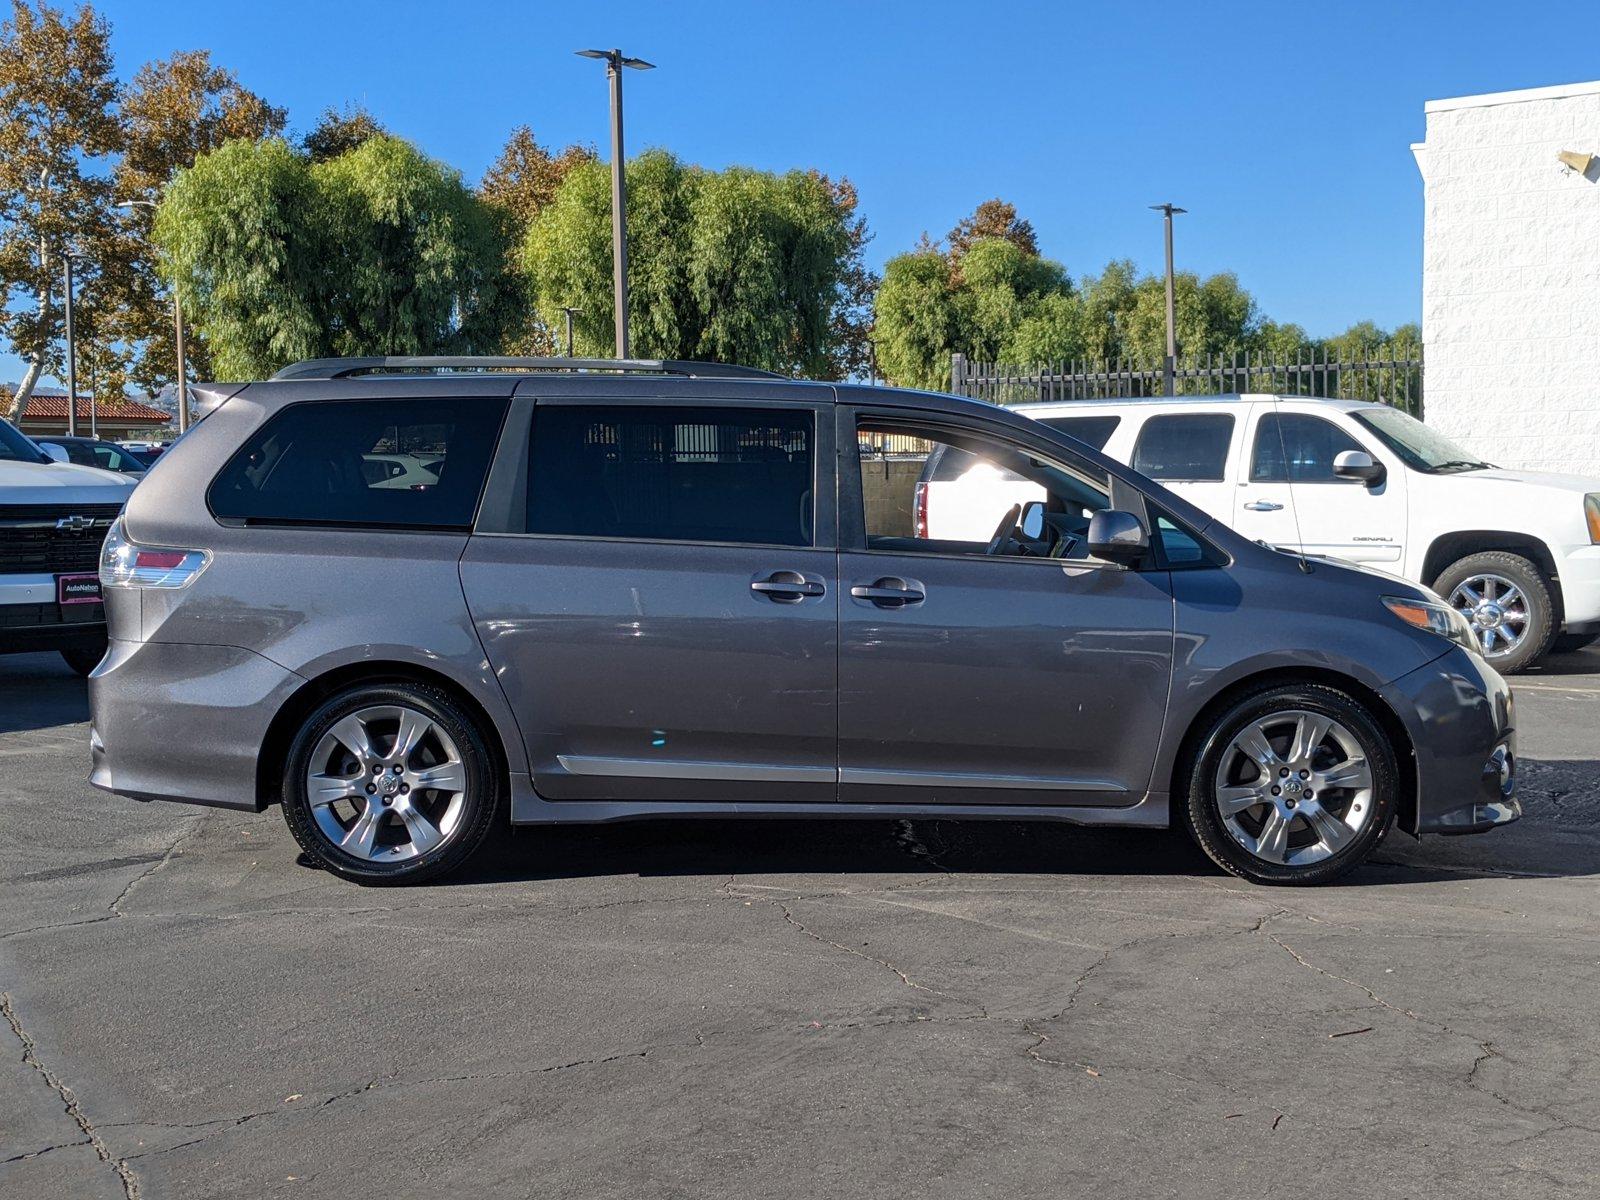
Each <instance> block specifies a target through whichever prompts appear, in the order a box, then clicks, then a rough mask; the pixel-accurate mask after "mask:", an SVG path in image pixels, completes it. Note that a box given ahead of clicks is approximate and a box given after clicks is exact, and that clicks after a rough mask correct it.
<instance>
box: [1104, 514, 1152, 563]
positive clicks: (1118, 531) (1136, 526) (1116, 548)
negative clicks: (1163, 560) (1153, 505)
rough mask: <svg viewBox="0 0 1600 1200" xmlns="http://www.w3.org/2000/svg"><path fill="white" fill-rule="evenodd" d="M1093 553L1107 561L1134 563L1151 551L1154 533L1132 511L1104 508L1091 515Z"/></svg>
mask: <svg viewBox="0 0 1600 1200" xmlns="http://www.w3.org/2000/svg"><path fill="white" fill-rule="evenodd" d="M1089 553H1090V554H1092V555H1094V556H1095V557H1096V558H1100V559H1104V560H1105V561H1106V562H1111V563H1117V564H1119V565H1121V566H1124V567H1127V566H1132V565H1133V564H1134V563H1136V562H1140V561H1142V560H1143V559H1144V558H1145V557H1146V556H1148V555H1149V553H1150V534H1149V532H1148V531H1146V529H1145V527H1144V522H1143V521H1141V520H1139V518H1138V517H1136V516H1134V515H1133V514H1132V513H1130V512H1122V511H1120V510H1118V509H1115V508H1107V509H1103V510H1102V511H1100V512H1097V513H1095V514H1094V516H1092V517H1090V518H1089Z"/></svg>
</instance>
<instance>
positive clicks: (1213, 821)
mask: <svg viewBox="0 0 1600 1200" xmlns="http://www.w3.org/2000/svg"><path fill="white" fill-rule="evenodd" d="M1187 767H1188V769H1187V771H1186V773H1185V775H1184V778H1185V779H1186V780H1187V787H1188V794H1187V795H1186V796H1185V797H1183V801H1184V803H1183V804H1182V807H1181V811H1182V813H1183V817H1184V823H1185V825H1187V827H1188V829H1189V832H1190V833H1191V834H1192V835H1193V837H1194V839H1195V841H1196V842H1198V843H1199V845H1200V848H1201V849H1202V850H1204V851H1205V852H1206V854H1207V855H1209V856H1210V858H1211V859H1212V860H1213V861H1214V862H1216V863H1217V865H1218V866H1220V867H1222V868H1223V869H1224V870H1226V871H1230V872H1232V873H1233V874H1235V875H1238V876H1240V877H1242V878H1244V879H1249V880H1252V881H1254V882H1256V883H1274V884H1312V883H1328V882H1330V881H1332V880H1334V879H1337V878H1339V877H1340V876H1341V875H1343V874H1345V873H1346V872H1347V871H1350V870H1351V869H1352V868H1354V867H1355V866H1357V865H1358V864H1359V863H1360V862H1361V861H1362V860H1363V859H1365V858H1366V857H1367V855H1368V854H1370V853H1371V852H1372V850H1373V848H1374V847H1375V846H1377V844H1378V843H1379V842H1380V841H1382V839H1383V837H1384V835H1385V834H1386V833H1387V832H1388V829H1389V826H1390V824H1391V822H1392V821H1393V819H1394V812H1395V803H1396V799H1397V796H1398V790H1399V787H1398V783H1399V776H1398V773H1397V769H1396V766H1395V754H1394V750H1393V747H1392V746H1391V745H1390V743H1389V739H1388V737H1387V736H1386V735H1385V734H1384V732H1383V730H1382V729H1381V728H1380V727H1379V725H1378V723H1377V722H1376V721H1375V720H1374V719H1373V717H1372V714H1371V713H1369V712H1368V711H1367V709H1366V707H1365V706H1364V705H1362V704H1361V703H1360V702H1359V701H1357V700H1356V699H1354V698H1353V697H1351V696H1349V695H1347V694H1346V693H1344V692H1342V691H1339V690H1338V689H1336V688H1332V687H1327V686H1325V685H1322V684H1290V685H1276V686H1269V687H1267V688H1265V689H1263V690H1260V691H1256V692H1253V693H1249V694H1246V695H1245V696H1243V697H1241V698H1239V699H1238V700H1236V701H1235V702H1234V703H1233V704H1231V705H1229V706H1228V707H1227V708H1226V709H1224V710H1223V711H1222V712H1220V713H1217V714H1215V715H1214V716H1213V717H1212V718H1211V719H1210V721H1209V723H1208V725H1207V727H1206V728H1205V729H1204V731H1203V732H1202V734H1201V736H1200V738H1199V739H1198V750H1197V751H1196V752H1193V753H1191V755H1190V757H1189V759H1188V760H1187Z"/></svg>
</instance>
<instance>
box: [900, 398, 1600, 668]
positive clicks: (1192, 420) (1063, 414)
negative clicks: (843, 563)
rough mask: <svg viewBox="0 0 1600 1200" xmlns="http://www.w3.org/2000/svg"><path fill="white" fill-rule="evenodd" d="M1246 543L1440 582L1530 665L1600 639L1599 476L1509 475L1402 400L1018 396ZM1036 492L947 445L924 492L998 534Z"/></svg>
mask: <svg viewBox="0 0 1600 1200" xmlns="http://www.w3.org/2000/svg"><path fill="white" fill-rule="evenodd" d="M1017 411H1018V412H1022V413H1026V414H1027V415H1029V416H1031V417H1036V418H1038V419H1039V420H1040V421H1042V422H1044V423H1045V424H1047V425H1050V426H1052V427H1054V428H1056V429H1058V430H1060V431H1061V432H1063V433H1066V434H1069V435H1071V436H1073V437H1076V438H1078V439H1079V440H1080V441H1084V442H1087V443H1088V444H1090V445H1091V446H1094V447H1095V448H1096V449H1099V450H1102V451H1104V452H1105V453H1106V454H1107V455H1109V456H1110V457H1112V458H1115V459H1118V460H1120V461H1122V462H1124V463H1128V464H1129V465H1131V466H1132V467H1134V469H1136V470H1138V471H1140V472H1142V473H1143V474H1145V475H1148V476H1149V477H1150V478H1152V479H1157V480H1160V481H1161V483H1162V484H1164V485H1165V486H1167V487H1169V488H1171V489H1172V490H1173V491H1174V492H1177V493H1178V494H1179V495H1181V496H1183V497H1184V498H1185V499H1186V500H1189V501H1190V502H1191V503H1193V504H1195V505H1197V506H1198V507H1200V508H1202V509H1205V510H1206V511H1207V512H1210V513H1212V514H1213V515H1215V516H1216V517H1218V518H1220V519H1221V520H1223V521H1225V522H1226V523H1227V524H1229V525H1231V526H1232V527H1233V528H1234V529H1236V530H1238V531H1239V532H1240V533H1242V534H1245V535H1246V536H1247V537H1252V538H1256V539H1259V540H1261V541H1264V542H1266V543H1268V544H1270V545H1274V546H1280V547H1283V548H1285V549H1289V550H1296V551H1301V552H1303V553H1306V554H1313V555H1323V556H1328V557H1333V558H1341V559H1347V560H1350V561H1353V562H1358V563H1365V564H1368V565H1370V566H1373V567H1376V568H1378V569H1380V570H1384V571H1389V572H1392V573H1393V574H1396V575H1403V576H1405V577H1406V578H1407V579H1412V580H1415V581H1417V582H1419V583H1423V584H1426V585H1427V586H1429V587H1431V588H1433V589H1434V590H1435V591H1436V592H1438V593H1439V594H1440V595H1441V596H1444V597H1446V598H1448V600H1449V602H1450V603H1451V604H1452V605H1453V606H1454V607H1456V608H1457V609H1459V610H1460V611H1461V612H1462V613H1463V614H1465V616H1466V617H1467V619H1468V620H1469V621H1470V622H1471V623H1472V625H1473V628H1474V629H1475V630H1476V631H1477V634H1478V640H1479V643H1480V644H1481V646H1482V648H1483V653H1484V655H1485V656H1486V657H1487V658H1488V659H1489V660H1490V661H1491V662H1492V663H1493V664H1494V666H1495V667H1496V668H1497V669H1498V670H1500V671H1502V672H1512V671H1519V670H1522V669H1524V668H1526V667H1528V666H1531V665H1532V664H1533V663H1535V662H1537V661H1538V660H1539V659H1540V658H1541V657H1543V655H1544V654H1546V653H1547V652H1548V651H1549V650H1551V649H1552V648H1555V649H1557V650H1562V651H1566V650H1575V649H1578V648H1581V647H1582V646H1584V645H1587V644H1588V643H1589V642H1592V641H1594V640H1595V639H1596V638H1597V637H1600V476H1593V477H1584V476H1577V475H1555V474H1550V473H1547V472H1542V471H1509V470H1502V469H1501V468H1499V467H1495V466H1493V465H1492V464H1490V463H1486V462H1482V461H1480V460H1479V459H1478V458H1477V457H1476V456H1474V455H1472V454H1470V453H1469V452H1468V451H1466V450H1464V449H1462V448H1461V447H1460V446H1457V445H1455V444H1454V443H1453V442H1451V441H1450V440H1449V439H1448V438H1445V437H1442V436H1440V435H1439V434H1438V433H1435V432H1434V431H1433V430H1432V429H1430V428H1428V427H1427V426H1426V425H1424V424H1423V423H1422V422H1420V421H1418V420H1416V419H1415V418H1413V417H1411V416H1408V415H1407V414H1406V413H1404V412H1401V411H1399V410H1398V409H1394V408H1390V407H1388V406H1386V405H1382V404H1366V403H1362V402H1359V401H1353V400H1326V399H1319V398H1313V397H1305V396H1275V395H1242V396H1197V397H1178V398H1170V397H1169V398H1162V399H1150V400H1116V401H1093V402H1088V401H1071V402H1066V403H1050V404H1025V405H1020V406H1018V408H1017ZM1037 490H1038V489H1036V488H1034V487H1033V485H1031V484H1029V483H1028V482H1027V481H1025V480H1023V479H1020V478H1018V477H1016V476H1011V477H1009V478H1008V477H1007V476H1006V473H1004V472H1002V471H1000V470H999V469H998V468H996V467H995V466H993V465H992V464H990V463H986V462H983V461H982V460H980V459H977V458H974V457H973V456H972V455H970V454H968V453H966V452H965V451H962V450H957V449H953V448H946V447H937V448H936V449H935V450H934V453H933V454H932V455H931V456H930V457H929V459H928V462H927V465H926V467H925V468H924V469H923V472H922V478H921V480H920V481H919V482H918V483H917V485H916V494H915V499H914V509H915V513H914V518H915V523H916V528H917V529H918V531H919V532H920V533H921V534H922V536H925V537H934V538H956V539H972V538H987V537H988V536H989V535H990V534H991V533H992V532H993V528H994V526H995V523H996V521H997V520H998V518H999V516H1000V514H1001V513H1003V512H1004V511H1005V509H1006V508H1007V507H1008V506H1009V505H1011V504H1013V503H1017V502H1022V501H1026V500H1029V499H1038V498H1039V497H1038V496H1036V495H1034V493H1035V492H1036V491H1037Z"/></svg>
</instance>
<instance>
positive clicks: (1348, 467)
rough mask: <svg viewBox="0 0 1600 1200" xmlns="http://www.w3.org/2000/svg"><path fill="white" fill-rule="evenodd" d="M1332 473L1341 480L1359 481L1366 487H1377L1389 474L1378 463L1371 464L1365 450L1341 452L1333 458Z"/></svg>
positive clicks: (1370, 458)
mask: <svg viewBox="0 0 1600 1200" xmlns="http://www.w3.org/2000/svg"><path fill="white" fill-rule="evenodd" d="M1333 473H1334V474H1335V475H1337V476H1339V478H1341V479H1359V480H1360V481H1361V482H1362V483H1364V484H1366V485H1367V486H1368V487H1377V486H1378V485H1379V484H1380V483H1382V482H1383V480H1384V476H1386V475H1387V474H1388V473H1389V472H1388V471H1386V470H1385V469H1384V466H1383V464H1382V463H1380V462H1373V461H1372V455H1370V454H1368V453H1367V452H1366V451H1365V450H1341V451H1339V453H1338V454H1335V455H1334V456H1333Z"/></svg>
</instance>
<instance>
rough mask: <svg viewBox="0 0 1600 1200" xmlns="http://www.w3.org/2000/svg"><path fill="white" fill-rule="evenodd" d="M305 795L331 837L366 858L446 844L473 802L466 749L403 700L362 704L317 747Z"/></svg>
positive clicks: (392, 858)
mask: <svg viewBox="0 0 1600 1200" xmlns="http://www.w3.org/2000/svg"><path fill="white" fill-rule="evenodd" d="M305 783H306V801H307V804H308V805H309V806H310V809H311V815H312V817H313V818H314V819H315V821H316V823H317V828H318V830H319V831H320V832H321V834H322V836H323V837H325V838H326V839H327V840H328V842H329V843H330V844H332V845H334V846H336V847H338V848H339V849H340V850H342V851H344V852H345V853H346V854H349V855H351V856H352V857H355V858H359V859H362V860H364V861H366V862H375V863H392V862H404V861H406V860H409V859H413V858H417V857H420V856H421V855H424V854H426V853H428V852H429V851H430V850H433V849H436V848H437V847H439V846H440V845H443V844H444V842H445V841H446V840H448V839H449V837H450V835H451V834H452V833H454V832H455V830H456V827H457V826H458V825H459V824H460V822H461V815H462V812H463V810H464V809H465V807H466V789H467V771H466V767H465V766H464V764H463V763H462V760H461V753H460V750H459V749H458V748H457V746H456V744H455V742H454V740H452V738H451V737H450V735H449V734H448V733H446V732H445V730H444V728H443V727H442V726H440V725H439V723H438V722H437V721H435V720H434V719H433V718H432V717H430V716H428V715H427V714H426V713H424V712H421V711H419V710H417V709H414V708H410V707H407V706H404V705H395V704H385V705H375V706H373V707H370V708H363V709H359V710H357V711H356V712H353V713H351V714H350V715H349V716H346V717H343V718H341V719H340V720H339V721H337V722H335V723H334V725H333V727H332V728H330V729H329V730H328V732H327V733H325V734H324V735H323V736H322V739H321V740H320V741H319V742H318V743H317V747H316V749H315V750H314V751H313V752H312V755H311V762H310V765H309V766H308V768H307V770H306V780H305Z"/></svg>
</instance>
